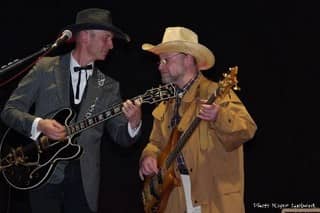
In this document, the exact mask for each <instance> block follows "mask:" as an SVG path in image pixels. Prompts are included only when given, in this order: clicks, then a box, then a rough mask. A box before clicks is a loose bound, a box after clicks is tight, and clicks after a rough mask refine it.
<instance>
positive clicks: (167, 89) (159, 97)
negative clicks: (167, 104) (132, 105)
mask: <svg viewBox="0 0 320 213" xmlns="http://www.w3.org/2000/svg"><path fill="white" fill-rule="evenodd" d="M175 96H176V88H175V86H174V85H173V84H172V83H170V84H165V85H162V86H159V87H157V88H152V89H149V90H147V91H146V92H145V93H144V94H143V95H142V96H141V99H142V102H143V103H149V104H153V103H157V102H160V101H164V100H168V99H171V98H174V97H175Z"/></svg>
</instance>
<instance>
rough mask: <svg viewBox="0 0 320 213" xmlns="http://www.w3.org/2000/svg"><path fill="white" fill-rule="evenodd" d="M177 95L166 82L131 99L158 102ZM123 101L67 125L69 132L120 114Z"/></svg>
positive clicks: (79, 130)
mask: <svg viewBox="0 0 320 213" xmlns="http://www.w3.org/2000/svg"><path fill="white" fill-rule="evenodd" d="M175 96H176V90H175V87H174V85H173V84H166V85H163V86H160V87H158V88H154V89H150V90H147V91H146V92H145V93H144V94H143V95H139V96H136V97H134V98H131V99H130V100H131V101H132V102H134V101H135V100H139V101H140V103H141V104H142V103H149V104H153V103H157V102H160V101H164V100H168V99H170V98H174V97H175ZM122 106H123V103H120V104H117V105H114V106H112V107H110V108H108V109H107V110H105V111H103V112H101V113H99V114H96V115H93V116H92V117H90V118H87V119H84V120H82V121H80V122H78V123H76V124H72V125H70V126H67V127H66V128H67V132H68V135H69V136H72V135H75V134H78V133H80V132H82V131H84V130H86V129H89V128H91V127H94V126H96V125H98V124H100V123H102V122H104V121H106V120H108V119H110V118H113V117H115V116H118V115H120V114H121V113H122V109H121V108H122Z"/></svg>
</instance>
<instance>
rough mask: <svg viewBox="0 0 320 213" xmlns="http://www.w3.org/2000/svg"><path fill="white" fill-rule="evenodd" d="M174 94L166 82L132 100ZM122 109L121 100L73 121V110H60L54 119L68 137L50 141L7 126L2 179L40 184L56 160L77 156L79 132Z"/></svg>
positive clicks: (23, 185) (0, 154) (0, 158)
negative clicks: (29, 135)
mask: <svg viewBox="0 0 320 213" xmlns="http://www.w3.org/2000/svg"><path fill="white" fill-rule="evenodd" d="M175 96H176V90H175V87H174V85H172V84H166V85H162V86H160V87H158V88H153V89H150V90H147V91H146V92H145V93H144V94H143V95H140V96H137V97H135V98H132V99H131V100H136V99H139V100H140V102H141V103H149V104H153V103H157V102H160V101H163V100H168V99H170V98H174V97H175ZM121 108H122V103H120V104H117V105H114V106H112V107H110V108H108V109H106V110H105V111H103V112H101V113H98V114H96V115H93V116H91V117H89V118H86V119H84V120H82V121H79V122H77V123H72V124H71V121H72V120H73V119H74V118H75V116H76V115H75V113H74V112H73V111H72V110H71V109H70V108H63V109H60V110H59V111H58V112H57V113H56V114H55V115H54V116H53V119H55V120H57V121H58V122H59V123H61V124H64V125H65V127H66V130H67V134H68V136H67V139H66V140H63V141H59V140H50V139H48V137H46V136H44V135H40V136H39V137H38V140H36V141H34V140H32V139H30V138H28V137H26V136H24V135H22V134H20V133H18V132H16V131H15V130H13V129H12V128H9V129H8V130H7V131H6V132H5V134H4V136H3V137H2V140H1V146H0V171H1V172H2V174H3V176H4V178H5V180H6V181H7V182H8V183H9V184H10V185H11V186H12V187H14V188H16V189H20V190H28V189H33V188H36V187H39V186H41V185H42V184H44V183H45V182H46V180H47V179H48V178H49V177H50V175H51V174H52V172H53V170H54V168H55V165H56V164H57V162H59V161H62V160H73V159H77V158H79V157H80V155H81V153H82V147H81V146H80V145H78V144H77V143H76V142H75V141H76V140H75V138H76V136H77V135H78V134H79V133H80V132H82V131H85V130H87V129H89V128H92V127H94V126H96V125H98V124H100V123H102V122H104V121H106V120H108V119H111V118H113V117H115V116H118V115H120V114H121V113H122V110H121Z"/></svg>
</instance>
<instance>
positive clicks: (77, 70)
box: [73, 64, 93, 72]
mask: <svg viewBox="0 0 320 213" xmlns="http://www.w3.org/2000/svg"><path fill="white" fill-rule="evenodd" d="M92 68H93V67H92V64H88V65H86V66H82V67H74V68H73V70H74V71H75V72H79V71H81V70H92Z"/></svg>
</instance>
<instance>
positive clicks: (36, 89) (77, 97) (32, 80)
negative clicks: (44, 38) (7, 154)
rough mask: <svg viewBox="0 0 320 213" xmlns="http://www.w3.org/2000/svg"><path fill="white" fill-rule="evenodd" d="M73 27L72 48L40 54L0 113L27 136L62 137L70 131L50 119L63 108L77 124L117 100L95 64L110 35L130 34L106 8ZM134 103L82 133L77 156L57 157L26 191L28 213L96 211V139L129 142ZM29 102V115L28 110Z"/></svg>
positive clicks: (80, 17) (137, 120) (135, 125)
mask: <svg viewBox="0 0 320 213" xmlns="http://www.w3.org/2000/svg"><path fill="white" fill-rule="evenodd" d="M65 29H69V30H71V31H72V33H73V35H74V41H75V48H74V49H73V50H72V51H71V52H70V53H68V54H65V55H61V56H56V57H44V58H42V59H41V60H39V61H38V63H37V64H36V65H35V66H34V67H33V69H32V70H31V71H30V72H29V73H28V74H27V75H26V76H25V77H24V78H23V79H22V81H21V82H20V84H19V86H18V87H17V89H16V90H15V91H14V92H13V94H12V95H11V97H10V98H9V100H8V102H7V104H6V105H5V107H4V110H3V112H2V114H1V116H2V119H3V121H4V122H5V123H6V124H7V125H8V126H9V127H11V128H13V129H15V130H16V131H18V132H20V133H22V134H24V135H25V136H27V137H30V138H32V139H36V138H37V137H38V136H39V135H41V134H42V135H45V136H47V137H48V138H49V139H52V140H62V139H65V138H66V137H67V133H68V134H69V135H70V129H68V132H67V130H66V127H65V126H64V124H63V123H59V122H58V121H56V120H54V119H52V117H53V115H54V114H55V113H56V112H57V111H59V110H60V109H62V108H72V109H73V110H74V111H75V112H76V115H77V116H76V118H75V120H73V121H72V122H74V123H76V122H78V121H80V120H83V119H85V118H89V117H91V116H92V115H94V114H97V113H99V112H103V111H104V110H105V109H107V108H108V107H110V106H113V105H115V104H119V103H121V101H122V100H121V97H120V90H119V83H118V82H117V81H115V80H114V79H112V78H110V77H108V76H106V75H105V74H103V73H102V72H101V71H100V70H99V69H98V68H97V67H96V66H95V64H94V62H95V61H96V60H104V59H105V57H106V56H107V55H108V53H109V51H110V50H111V49H112V48H113V38H118V39H123V40H125V41H129V37H128V36H127V35H126V34H125V33H123V32H122V31H121V30H120V29H119V28H117V27H115V26H114V25H113V24H112V19H111V14H110V12H109V11H108V10H104V9H99V8H90V9H85V10H82V11H80V12H79V13H78V14H77V17H76V23H75V24H74V25H70V26H68V27H66V28H65ZM140 104H141V103H139V101H135V103H133V102H131V101H130V100H127V101H125V102H124V103H123V107H122V111H123V114H121V115H119V116H116V117H114V118H112V119H108V120H107V121H106V122H104V123H103V124H99V125H96V126H94V127H92V128H89V129H87V130H85V131H82V132H81V133H80V134H79V135H78V137H76V139H77V144H79V145H81V147H83V153H82V155H81V156H80V158H79V159H77V160H72V161H58V164H57V166H56V167H55V170H54V172H53V174H52V175H51V176H50V178H48V181H47V183H46V184H44V185H43V186H41V187H39V188H35V189H32V190H30V201H31V207H32V212H33V213H43V212H50V213H59V212H64V213H75V212H76V213H82V212H83V213H92V212H97V202H98V188H99V176H100V167H99V166H100V141H101V136H102V134H103V132H104V131H107V132H108V134H109V135H110V136H111V137H112V139H113V140H114V141H116V142H117V143H119V144H120V145H123V146H130V145H131V144H133V143H134V142H135V141H136V139H137V135H139V132H140V131H139V129H140V127H141V108H140ZM32 105H34V106H35V107H34V114H30V113H29V109H30V108H31V106H32Z"/></svg>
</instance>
